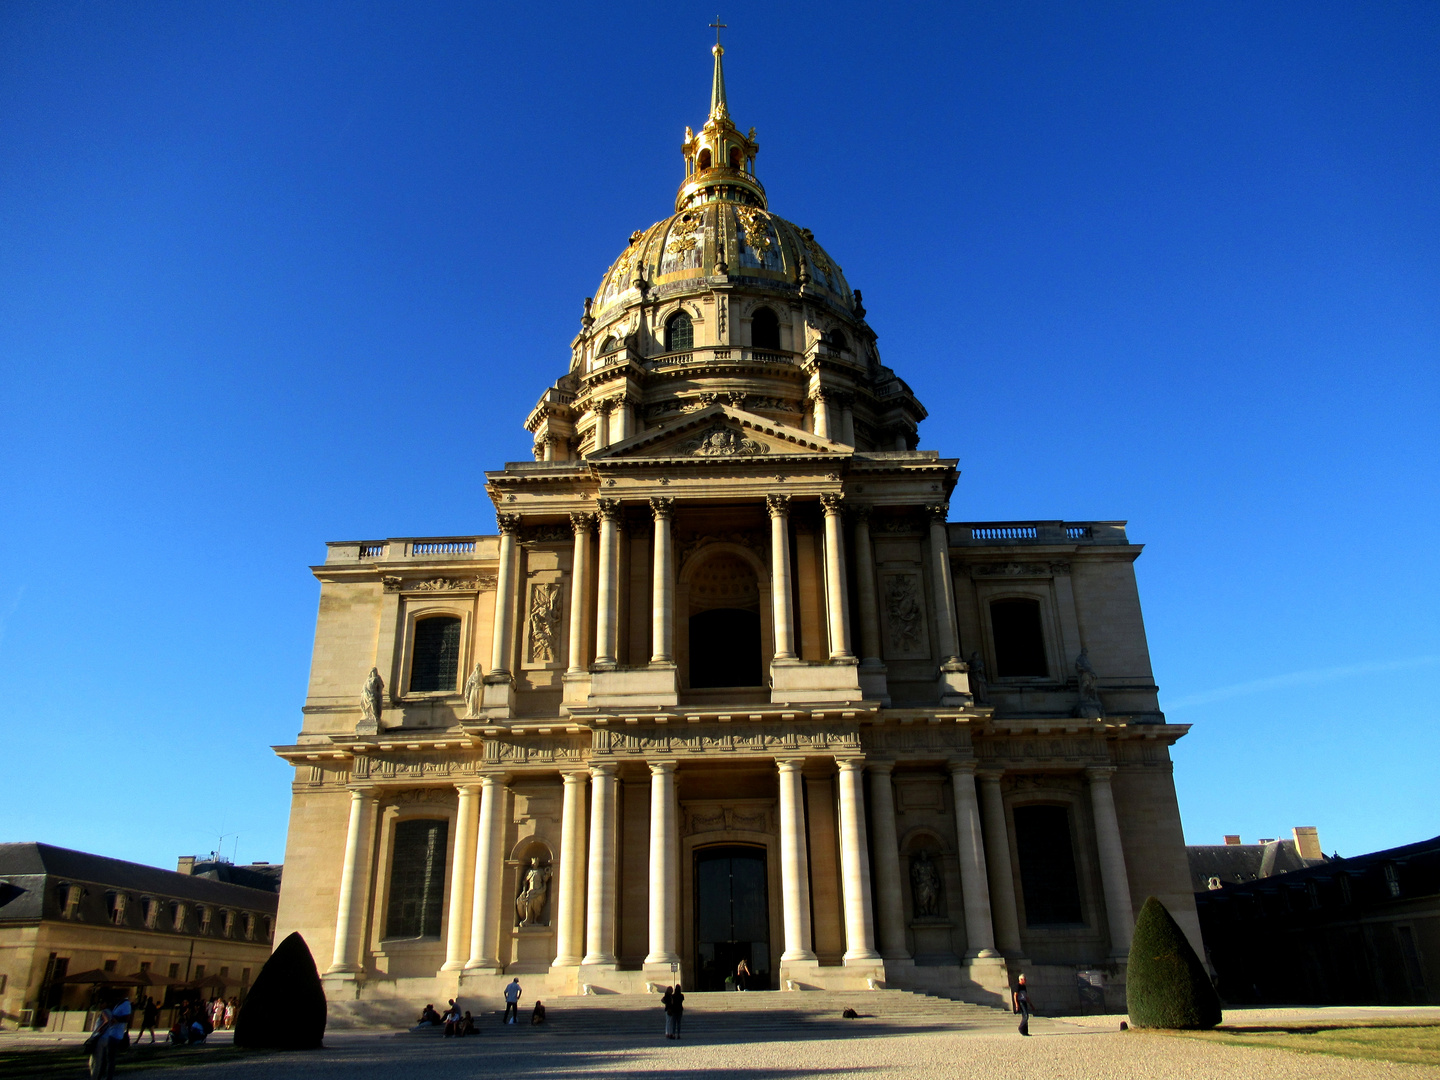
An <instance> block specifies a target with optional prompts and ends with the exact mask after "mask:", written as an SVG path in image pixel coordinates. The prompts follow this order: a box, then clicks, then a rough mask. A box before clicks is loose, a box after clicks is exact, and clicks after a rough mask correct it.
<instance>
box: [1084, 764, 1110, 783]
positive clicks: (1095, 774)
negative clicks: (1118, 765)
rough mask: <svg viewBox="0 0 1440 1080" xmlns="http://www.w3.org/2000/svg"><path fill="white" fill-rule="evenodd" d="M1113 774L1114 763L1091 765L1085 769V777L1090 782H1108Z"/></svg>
mask: <svg viewBox="0 0 1440 1080" xmlns="http://www.w3.org/2000/svg"><path fill="white" fill-rule="evenodd" d="M1114 775H1115V766H1114V765H1091V766H1089V767H1088V768H1086V770H1085V779H1086V780H1089V781H1090V782H1091V783H1092V784H1096V783H1100V784H1108V783H1109V782H1110V779H1111V777H1113V776H1114Z"/></svg>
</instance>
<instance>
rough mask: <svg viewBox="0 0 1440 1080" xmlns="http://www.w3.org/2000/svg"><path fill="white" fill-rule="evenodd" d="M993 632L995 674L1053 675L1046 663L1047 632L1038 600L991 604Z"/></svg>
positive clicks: (993, 602)
mask: <svg viewBox="0 0 1440 1080" xmlns="http://www.w3.org/2000/svg"><path fill="white" fill-rule="evenodd" d="M990 629H991V630H992V631H993V632H994V635H995V674H996V675H997V676H998V677H1000V678H1002V679H1008V678H1013V677H1017V676H1018V677H1026V676H1039V677H1041V678H1044V677H1045V676H1047V675H1049V674H1050V667H1049V665H1048V664H1047V663H1046V661H1045V630H1044V628H1043V627H1042V625H1041V623H1040V601H1038V600H1026V599H1023V598H1021V599H1015V600H992V601H991V602H990Z"/></svg>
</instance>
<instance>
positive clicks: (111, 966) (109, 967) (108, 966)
mask: <svg viewBox="0 0 1440 1080" xmlns="http://www.w3.org/2000/svg"><path fill="white" fill-rule="evenodd" d="M119 963H120V961H119V960H106V961H105V965H104V967H105V970H106V971H114V970H115V968H116V967H117V966H118V965H119Z"/></svg>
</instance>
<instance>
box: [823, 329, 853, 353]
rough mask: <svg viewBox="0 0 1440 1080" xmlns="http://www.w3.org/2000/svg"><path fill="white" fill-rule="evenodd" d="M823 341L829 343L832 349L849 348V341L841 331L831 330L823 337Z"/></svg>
mask: <svg viewBox="0 0 1440 1080" xmlns="http://www.w3.org/2000/svg"><path fill="white" fill-rule="evenodd" d="M825 340H826V341H828V342H829V343H830V347H831V348H832V349H848V348H849V347H850V341H849V339H848V338H846V337H845V331H843V330H831V331H830V333H828V334H826V335H825Z"/></svg>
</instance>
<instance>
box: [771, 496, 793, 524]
mask: <svg viewBox="0 0 1440 1080" xmlns="http://www.w3.org/2000/svg"><path fill="white" fill-rule="evenodd" d="M765 509H766V510H768V511H769V512H770V516H771V517H772V518H775V517H784V516H785V515H786V514H788V513H790V496H789V495H766V496H765Z"/></svg>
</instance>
